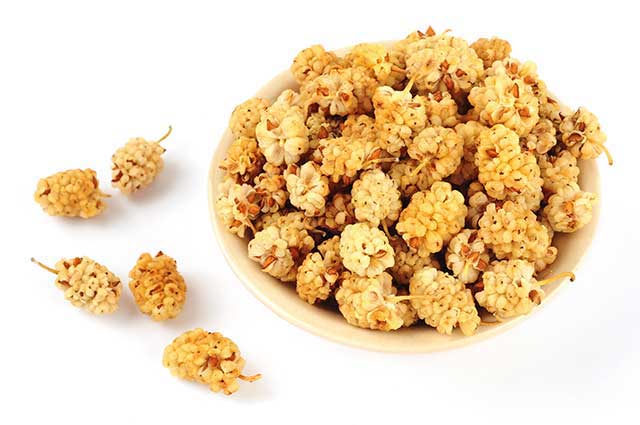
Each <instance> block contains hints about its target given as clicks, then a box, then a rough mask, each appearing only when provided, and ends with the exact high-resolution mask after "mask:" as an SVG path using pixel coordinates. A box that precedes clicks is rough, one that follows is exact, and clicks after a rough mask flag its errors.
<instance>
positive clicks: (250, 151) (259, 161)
mask: <svg viewBox="0 0 640 425" xmlns="http://www.w3.org/2000/svg"><path fill="white" fill-rule="evenodd" d="M263 164H264V156H262V153H261V152H260V149H258V142H257V141H256V140H255V139H253V138H250V137H244V136H243V137H238V138H237V139H235V140H234V141H233V143H231V146H229V150H228V151H227V156H226V157H225V158H224V159H223V160H222V162H221V163H220V168H221V169H222V170H225V171H226V172H227V174H229V175H230V176H231V177H233V178H234V179H235V180H236V182H238V183H250V182H251V181H252V180H253V179H254V178H255V177H256V176H257V175H258V174H260V172H261V171H262V165H263Z"/></svg>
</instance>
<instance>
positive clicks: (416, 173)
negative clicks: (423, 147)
mask: <svg viewBox="0 0 640 425" xmlns="http://www.w3.org/2000/svg"><path fill="white" fill-rule="evenodd" d="M428 162H429V161H427V158H425V159H423V160H422V162H421V163H420V164H418V166H417V167H416V168H414V169H413V171H412V172H411V177H415V176H417V175H418V173H419V172H420V170H422V169H423V168H424V166H425V165H427V163H428Z"/></svg>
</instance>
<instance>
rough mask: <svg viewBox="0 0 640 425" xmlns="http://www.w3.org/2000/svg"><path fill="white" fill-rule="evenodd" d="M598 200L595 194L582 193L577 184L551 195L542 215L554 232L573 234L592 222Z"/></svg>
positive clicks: (560, 189)
mask: <svg viewBox="0 0 640 425" xmlns="http://www.w3.org/2000/svg"><path fill="white" fill-rule="evenodd" d="M597 200H598V197H597V196H596V194H595V193H591V192H585V191H582V190H580V187H578V185H577V184H570V185H566V186H564V187H561V188H559V189H558V190H557V192H556V193H555V194H553V195H551V197H550V198H549V202H548V204H547V206H546V207H544V210H543V212H542V213H543V215H544V217H545V218H546V219H547V220H548V221H549V224H550V225H551V228H552V229H553V230H555V231H556V232H565V233H571V232H575V231H576V230H579V229H582V228H583V227H584V226H586V225H587V224H588V223H589V222H590V221H591V218H592V217H593V207H594V205H595V204H596V202H597Z"/></svg>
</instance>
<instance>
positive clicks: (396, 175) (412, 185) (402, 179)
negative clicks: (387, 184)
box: [389, 159, 433, 199]
mask: <svg viewBox="0 0 640 425" xmlns="http://www.w3.org/2000/svg"><path fill="white" fill-rule="evenodd" d="M418 167H420V163H419V162H418V161H416V160H414V159H408V160H403V161H399V162H397V163H395V164H392V165H391V168H390V169H389V177H391V178H392V179H393V181H394V182H396V185H397V186H398V190H400V193H401V195H402V197H403V198H404V199H410V198H411V197H412V196H413V194H414V193H416V192H419V191H421V190H428V189H429V187H431V184H432V183H433V179H432V177H431V173H430V171H429V168H428V167H427V168H425V167H420V169H418Z"/></svg>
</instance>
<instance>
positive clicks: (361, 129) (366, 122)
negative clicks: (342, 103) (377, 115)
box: [342, 115, 378, 142]
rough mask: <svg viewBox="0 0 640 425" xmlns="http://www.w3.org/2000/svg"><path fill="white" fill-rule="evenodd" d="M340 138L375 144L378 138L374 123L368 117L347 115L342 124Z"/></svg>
mask: <svg viewBox="0 0 640 425" xmlns="http://www.w3.org/2000/svg"><path fill="white" fill-rule="evenodd" d="M342 136H344V137H345V138H347V139H364V140H365V141H366V142H375V141H376V140H377V138H378V130H376V121H375V120H374V119H373V118H371V117H370V116H369V115H349V116H348V117H347V119H346V120H345V121H344V123H343V124H342Z"/></svg>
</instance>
